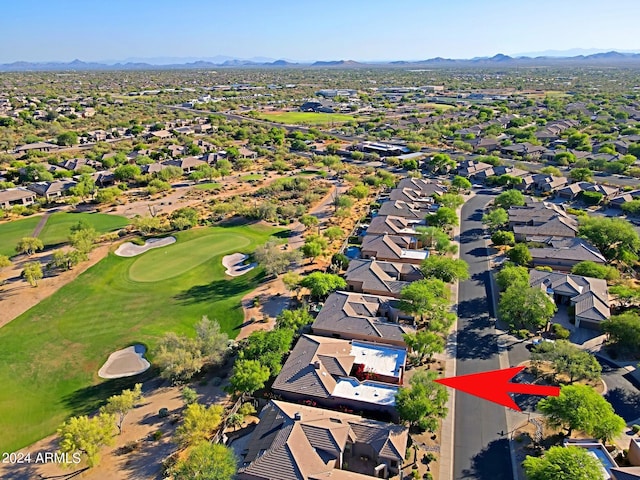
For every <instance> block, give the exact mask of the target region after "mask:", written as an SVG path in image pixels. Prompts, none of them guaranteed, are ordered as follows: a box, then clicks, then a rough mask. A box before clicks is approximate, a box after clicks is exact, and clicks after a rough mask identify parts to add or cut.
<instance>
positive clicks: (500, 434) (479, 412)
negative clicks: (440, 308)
mask: <svg viewBox="0 0 640 480" xmlns="http://www.w3.org/2000/svg"><path fill="white" fill-rule="evenodd" d="M492 198H493V195H490V194H488V193H483V192H479V193H478V194H477V195H476V196H475V197H473V198H471V199H470V200H469V201H468V202H467V203H466V204H465V205H464V206H463V207H462V215H461V217H462V218H461V229H460V258H461V259H462V260H464V261H465V262H467V263H468V264H469V273H470V275H471V278H470V279H469V280H467V281H465V282H462V283H461V284H460V288H459V303H458V332H457V359H456V369H457V371H456V375H468V374H471V373H478V372H483V371H487V370H497V369H499V368H500V363H499V358H498V339H499V336H498V334H497V332H496V330H495V327H494V326H493V321H492V320H491V319H492V318H493V317H494V312H493V311H492V310H493V308H492V306H491V302H489V300H488V298H489V297H488V292H489V261H488V258H487V245H486V243H487V242H486V240H485V239H484V236H483V234H484V231H483V225H482V222H481V220H482V214H483V209H484V206H485V205H486V204H487V203H488V202H489V200H491V199H492ZM507 430H508V429H507V420H506V410H505V408H504V407H501V406H498V405H496V404H493V403H490V402H487V401H486V400H482V399H479V398H476V397H473V396H470V395H467V394H465V393H456V401H455V419H454V433H455V439H454V441H455V445H454V467H453V468H454V479H456V480H462V479H464V480H471V479H475V480H513V474H512V469H511V459H510V454H509V443H508V440H507V437H506V432H507Z"/></svg>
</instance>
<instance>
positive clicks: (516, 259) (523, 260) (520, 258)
mask: <svg viewBox="0 0 640 480" xmlns="http://www.w3.org/2000/svg"><path fill="white" fill-rule="evenodd" d="M507 257H508V258H509V260H510V261H512V262H513V263H515V264H516V265H522V266H523V267H526V266H527V265H529V264H530V263H531V261H532V260H533V257H532V256H531V252H530V251H529V247H527V244H526V243H518V244H516V246H515V247H513V248H512V249H511V250H509V251H508V252H507Z"/></svg>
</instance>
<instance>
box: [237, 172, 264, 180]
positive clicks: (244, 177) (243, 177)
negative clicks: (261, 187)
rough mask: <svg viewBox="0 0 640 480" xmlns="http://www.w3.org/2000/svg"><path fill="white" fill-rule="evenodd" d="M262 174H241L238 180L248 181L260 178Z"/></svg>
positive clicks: (262, 176)
mask: <svg viewBox="0 0 640 480" xmlns="http://www.w3.org/2000/svg"><path fill="white" fill-rule="evenodd" d="M263 178H264V175H260V174H259V173H250V174H249V175H243V176H242V177H240V180H242V181H243V182H250V181H252V180H262V179H263Z"/></svg>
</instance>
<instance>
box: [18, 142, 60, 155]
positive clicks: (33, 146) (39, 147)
mask: <svg viewBox="0 0 640 480" xmlns="http://www.w3.org/2000/svg"><path fill="white" fill-rule="evenodd" d="M59 148H60V147H59V146H58V145H56V144H54V143H48V142H36V143H27V144H26V145H20V146H19V147H17V148H16V149H15V150H14V151H15V153H26V152H30V151H32V150H34V151H36V152H50V151H51V150H58V149H59Z"/></svg>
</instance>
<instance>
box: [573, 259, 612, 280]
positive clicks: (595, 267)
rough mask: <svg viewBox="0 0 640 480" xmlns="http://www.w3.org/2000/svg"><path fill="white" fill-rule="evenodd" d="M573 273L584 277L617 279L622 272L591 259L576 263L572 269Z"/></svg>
mask: <svg viewBox="0 0 640 480" xmlns="http://www.w3.org/2000/svg"><path fill="white" fill-rule="evenodd" d="M571 273H573V274H574V275H582V276H583V277H592V278H602V279H603V280H617V279H618V278H620V272H618V270H616V269H615V268H613V267H609V266H607V265H600V264H598V263H595V262H590V261H584V262H579V263H576V264H575V265H574V266H573V268H572V269H571Z"/></svg>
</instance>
